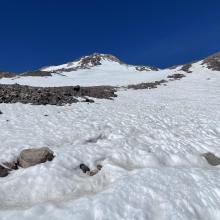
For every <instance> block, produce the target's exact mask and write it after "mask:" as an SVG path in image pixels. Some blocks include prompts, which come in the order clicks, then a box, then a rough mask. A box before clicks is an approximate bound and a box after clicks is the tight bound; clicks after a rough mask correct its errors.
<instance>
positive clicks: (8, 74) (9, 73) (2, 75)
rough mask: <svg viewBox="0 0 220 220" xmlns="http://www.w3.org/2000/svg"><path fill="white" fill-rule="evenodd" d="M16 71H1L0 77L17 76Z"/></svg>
mask: <svg viewBox="0 0 220 220" xmlns="http://www.w3.org/2000/svg"><path fill="white" fill-rule="evenodd" d="M15 76H16V74H15V73H11V72H4V71H0V79H1V78H12V77H15Z"/></svg>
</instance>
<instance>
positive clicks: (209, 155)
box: [202, 152, 220, 166]
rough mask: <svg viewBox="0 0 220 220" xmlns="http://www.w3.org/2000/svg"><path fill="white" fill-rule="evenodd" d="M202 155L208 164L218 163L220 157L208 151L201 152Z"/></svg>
mask: <svg viewBox="0 0 220 220" xmlns="http://www.w3.org/2000/svg"><path fill="white" fill-rule="evenodd" d="M202 156H203V157H205V159H206V160H207V162H208V163H209V164H210V165H212V166H217V165H220V158H219V157H216V156H215V154H213V153H211V152H208V153H205V154H203V155H202Z"/></svg>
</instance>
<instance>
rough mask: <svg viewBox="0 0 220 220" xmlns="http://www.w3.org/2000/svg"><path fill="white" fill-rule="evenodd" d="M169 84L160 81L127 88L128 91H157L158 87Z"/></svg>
mask: <svg viewBox="0 0 220 220" xmlns="http://www.w3.org/2000/svg"><path fill="white" fill-rule="evenodd" d="M164 83H167V81H166V80H160V81H155V82H150V83H140V84H136V85H129V86H128V87H127V88H128V89H155V88H157V86H159V85H161V84H164Z"/></svg>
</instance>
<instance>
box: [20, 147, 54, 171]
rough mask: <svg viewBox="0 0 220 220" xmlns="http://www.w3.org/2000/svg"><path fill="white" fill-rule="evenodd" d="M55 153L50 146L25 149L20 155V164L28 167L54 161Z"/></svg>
mask: <svg viewBox="0 0 220 220" xmlns="http://www.w3.org/2000/svg"><path fill="white" fill-rule="evenodd" d="M53 158H54V153H53V151H52V150H50V149H49V148H48V147H42V148H36V149H25V150H23V151H22V152H21V153H20V155H19V157H18V165H19V166H21V167H23V168H27V167H30V166H34V165H37V164H40V163H45V162H46V161H52V160H53Z"/></svg>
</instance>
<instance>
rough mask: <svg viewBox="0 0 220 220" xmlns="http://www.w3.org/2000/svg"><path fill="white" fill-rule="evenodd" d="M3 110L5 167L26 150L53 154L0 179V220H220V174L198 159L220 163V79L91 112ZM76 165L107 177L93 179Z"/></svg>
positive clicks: (0, 151) (204, 74)
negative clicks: (211, 156)
mask: <svg viewBox="0 0 220 220" xmlns="http://www.w3.org/2000/svg"><path fill="white" fill-rule="evenodd" d="M194 69H197V70H198V68H195V67H194ZM0 109H1V111H2V112H3V114H2V115H0V124H1V127H0V142H1V145H0V162H4V161H10V160H13V159H14V158H16V156H17V155H18V154H19V152H20V151H21V150H22V149H25V148H37V147H49V148H50V149H52V150H53V151H54V152H55V154H56V157H55V159H54V160H53V161H52V162H47V163H44V164H40V165H36V166H33V167H30V168H26V169H22V168H20V169H19V170H17V171H13V172H11V173H10V175H9V176H7V177H5V178H0V219H1V220H8V219H13V220H20V219H22V220H30V219H31V220H39V219H42V220H50V219H51V220H69V219H71V220H72V219H76V220H88V219H105V220H112V219H129V220H130V219H135V220H136V219H138V220H219V219H220V178H219V176H220V169H219V168H220V167H219V166H216V167H212V166H210V165H209V164H208V163H207V162H206V161H205V159H204V158H203V157H202V156H201V154H202V153H205V152H208V151H209V152H212V153H214V154H215V155H217V156H220V145H219V144H220V123H219V121H220V73H219V72H216V71H213V72H212V71H208V70H207V69H205V68H204V69H201V70H200V71H196V70H195V71H194V72H193V73H189V74H187V77H185V78H183V79H181V80H179V81H173V82H169V83H168V84H167V86H160V87H158V88H157V89H152V90H136V91H134V90H127V91H120V92H118V97H117V98H116V99H115V100H96V102H95V103H94V104H86V103H77V104H73V105H66V106H62V107H58V106H32V105H23V104H0ZM45 115H48V116H47V117H46V116H45ZM80 163H85V164H87V165H88V166H89V167H91V168H94V167H95V166H96V165H97V164H101V165H102V166H103V168H102V170H101V171H100V172H99V173H98V174H97V175H95V176H92V177H90V176H88V175H86V174H83V173H82V172H81V170H80V169H79V164H80Z"/></svg>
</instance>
